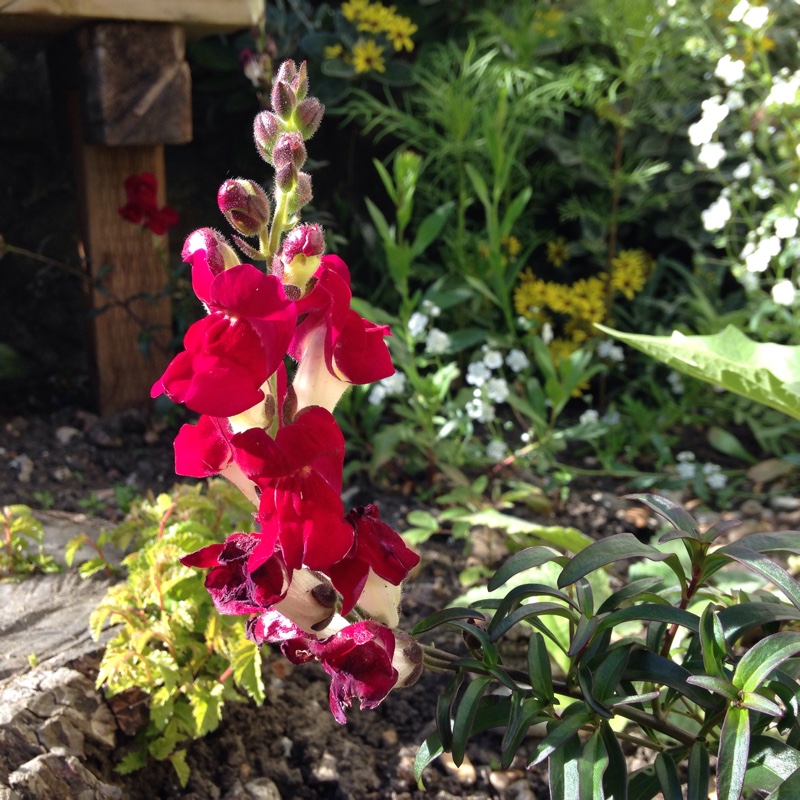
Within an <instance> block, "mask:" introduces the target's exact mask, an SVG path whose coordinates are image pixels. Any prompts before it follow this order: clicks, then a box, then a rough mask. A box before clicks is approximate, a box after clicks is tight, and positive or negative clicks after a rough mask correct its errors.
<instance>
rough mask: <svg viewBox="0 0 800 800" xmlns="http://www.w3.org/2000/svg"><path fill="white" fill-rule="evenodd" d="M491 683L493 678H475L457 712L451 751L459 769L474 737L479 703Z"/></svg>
mask: <svg viewBox="0 0 800 800" xmlns="http://www.w3.org/2000/svg"><path fill="white" fill-rule="evenodd" d="M491 682H492V679H491V678H487V677H480V678H475V679H474V680H473V681H472V682H471V683H470V684H469V686H467V689H466V691H465V692H464V696H463V697H462V698H461V702H459V704H458V711H456V717H455V720H454V721H453V747H452V750H451V753H452V756H453V762H454V763H455V765H456V766H457V767H460V766H461V763H462V762H463V761H464V753H465V752H466V749H467V740H468V739H469V737H470V736H471V735H472V725H473V723H474V721H475V715H476V714H477V713H478V703H479V701H480V699H481V697H482V696H483V693H484V692H485V691H486V690H487V689H488V688H489V685H490V684H491Z"/></svg>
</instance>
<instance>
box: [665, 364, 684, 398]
mask: <svg viewBox="0 0 800 800" xmlns="http://www.w3.org/2000/svg"><path fill="white" fill-rule="evenodd" d="M667 383H669V388H670V389H672V393H673V394H683V393H684V392H685V391H686V389H685V387H684V385H683V378H682V377H681V374H680V372H675V370H672V372H670V373H669V375H667Z"/></svg>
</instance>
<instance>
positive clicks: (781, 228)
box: [775, 217, 797, 239]
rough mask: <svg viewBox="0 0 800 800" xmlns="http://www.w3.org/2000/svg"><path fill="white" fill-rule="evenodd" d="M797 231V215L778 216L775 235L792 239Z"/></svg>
mask: <svg viewBox="0 0 800 800" xmlns="http://www.w3.org/2000/svg"><path fill="white" fill-rule="evenodd" d="M796 233H797V217H778V218H777V219H776V220H775V235H776V236H777V237H778V238H779V239H791V238H792V236H794V235H795V234H796Z"/></svg>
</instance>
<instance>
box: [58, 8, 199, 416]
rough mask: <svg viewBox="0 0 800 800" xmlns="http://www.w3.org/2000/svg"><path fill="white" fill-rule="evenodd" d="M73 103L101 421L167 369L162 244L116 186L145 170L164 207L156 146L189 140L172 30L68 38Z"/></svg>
mask: <svg viewBox="0 0 800 800" xmlns="http://www.w3.org/2000/svg"><path fill="white" fill-rule="evenodd" d="M76 42H77V47H78V51H79V53H80V59H79V60H80V64H81V73H82V75H81V78H82V80H81V85H80V101H79V102H76V99H75V97H74V95H73V99H72V102H71V103H70V106H71V111H70V116H71V127H72V131H73V134H72V140H73V152H74V155H75V166H76V183H77V193H78V202H79V208H80V216H81V226H82V232H83V243H84V248H85V251H86V267H87V274H88V275H89V277H90V278H91V280H92V283H93V288H92V289H91V290H90V292H89V296H88V299H89V307H90V309H91V310H92V320H91V340H92V344H93V352H94V363H93V367H94V370H93V371H94V377H95V385H96V395H97V403H98V407H99V410H100V413H101V414H103V415H108V414H114V413H117V412H119V411H123V410H125V409H128V408H137V407H139V408H141V407H144V406H147V405H148V404H149V403H150V394H149V392H150V386H151V385H152V384H153V382H154V381H155V380H156V379H157V378H158V377H159V376H160V375H161V373H162V372H163V370H164V368H165V367H166V365H167V363H168V361H169V355H168V353H167V343H168V342H169V339H170V332H171V321H172V316H171V303H170V299H169V297H168V296H167V295H166V294H165V287H166V285H167V281H168V274H167V258H168V247H167V238H166V236H159V237H156V236H154V235H153V234H152V233H150V231H148V230H147V229H145V228H142V227H141V226H139V225H136V224H133V223H131V222H129V221H127V220H125V219H123V218H122V217H121V216H120V215H119V213H118V209H119V208H120V207H121V206H123V205H125V202H126V196H125V190H124V181H125V179H126V178H127V177H128V176H129V175H138V174H141V173H142V172H150V173H152V174H153V175H154V176H155V177H156V180H157V181H158V198H157V199H158V204H159V207H160V206H163V205H164V203H165V196H164V195H165V189H164V187H165V174H164V146H163V143H164V142H167V143H180V142H184V141H188V140H189V139H190V138H191V106H190V91H189V88H190V87H189V73H188V66H187V65H186V63H185V62H184V61H183V32H182V30H181V29H180V28H178V27H177V26H172V25H152V24H144V23H138V24H137V23H102V24H98V25H92V26H89V27H87V28H85V29H83V30H81V31H80V32H79V33H78V35H77V37H76Z"/></svg>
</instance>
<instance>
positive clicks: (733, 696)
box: [686, 675, 739, 702]
mask: <svg viewBox="0 0 800 800" xmlns="http://www.w3.org/2000/svg"><path fill="white" fill-rule="evenodd" d="M686 681H687V683H690V684H691V685H692V686H699V687H700V688H701V689H707V690H708V691H709V692H713V693H714V694H718V695H721V696H722V697H724V698H725V699H726V700H730V701H732V702H736V701H737V700H738V699H739V690H738V689H737V688H736V687H735V686H734V685H733V684H732V683H731V682H730V681H728V680H725V679H724V678H715V677H714V676H712V675H690V676H689V677H688V678H687V679H686Z"/></svg>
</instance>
